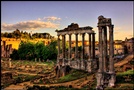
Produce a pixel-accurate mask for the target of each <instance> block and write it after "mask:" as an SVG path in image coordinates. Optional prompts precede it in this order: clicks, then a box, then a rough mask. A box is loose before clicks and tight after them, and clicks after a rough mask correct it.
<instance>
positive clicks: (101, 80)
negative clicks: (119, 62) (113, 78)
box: [97, 26, 104, 87]
mask: <svg viewBox="0 0 134 90" xmlns="http://www.w3.org/2000/svg"><path fill="white" fill-rule="evenodd" d="M98 29H99V69H98V73H97V87H100V86H101V85H103V83H104V75H103V42H102V27H100V26H98Z"/></svg>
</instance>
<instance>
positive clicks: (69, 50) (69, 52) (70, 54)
mask: <svg viewBox="0 0 134 90" xmlns="http://www.w3.org/2000/svg"><path fill="white" fill-rule="evenodd" d="M71 56H72V53H71V34H69V48H68V60H69V63H68V64H69V65H70V60H71Z"/></svg>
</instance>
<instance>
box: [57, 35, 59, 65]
mask: <svg viewBox="0 0 134 90" xmlns="http://www.w3.org/2000/svg"><path fill="white" fill-rule="evenodd" d="M59 58H60V35H58V57H57V60H58V61H57V63H59Z"/></svg>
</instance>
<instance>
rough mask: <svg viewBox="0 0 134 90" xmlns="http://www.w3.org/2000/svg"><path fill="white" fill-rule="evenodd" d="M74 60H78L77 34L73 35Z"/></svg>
mask: <svg viewBox="0 0 134 90" xmlns="http://www.w3.org/2000/svg"><path fill="white" fill-rule="evenodd" d="M75 40H76V41H75V60H77V59H78V33H77V34H75Z"/></svg>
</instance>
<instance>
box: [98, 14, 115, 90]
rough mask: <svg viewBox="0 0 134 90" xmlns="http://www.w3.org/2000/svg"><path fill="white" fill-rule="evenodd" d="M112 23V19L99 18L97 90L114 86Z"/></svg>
mask: <svg viewBox="0 0 134 90" xmlns="http://www.w3.org/2000/svg"><path fill="white" fill-rule="evenodd" d="M107 27H108V28H109V54H108V45H107ZM113 28H114V25H112V21H111V19H110V18H104V17H103V16H99V17H98V30H99V69H98V73H97V87H96V88H97V90H102V89H103V88H104V87H106V86H110V87H112V86H114V83H115V71H114V61H113V60H114V59H113V58H114V45H113V44H114V37H113Z"/></svg>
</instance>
